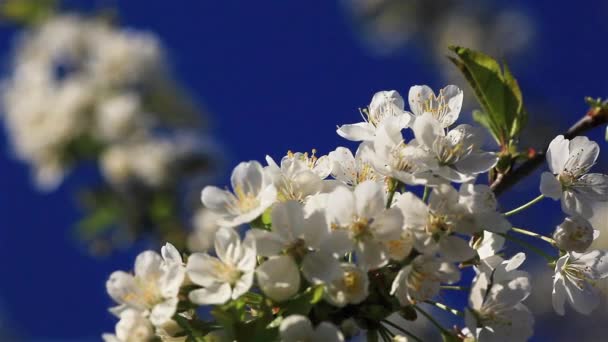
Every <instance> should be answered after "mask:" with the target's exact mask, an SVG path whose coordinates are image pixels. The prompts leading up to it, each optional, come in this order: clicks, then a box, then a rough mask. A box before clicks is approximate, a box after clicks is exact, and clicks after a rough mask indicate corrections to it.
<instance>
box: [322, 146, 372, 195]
mask: <svg viewBox="0 0 608 342" xmlns="http://www.w3.org/2000/svg"><path fill="white" fill-rule="evenodd" d="M361 151H362V149H361V146H360V147H359V148H358V149H357V151H356V152H355V155H354V156H353V153H352V152H351V151H350V150H349V149H348V148H346V147H338V148H336V149H335V150H334V151H332V152H330V153H329V154H328V157H329V161H330V165H331V175H332V177H334V178H335V179H336V180H338V181H340V182H342V183H344V184H346V185H348V186H356V185H357V184H359V183H363V182H365V181H367V180H372V181H378V180H381V175H379V174H377V173H376V171H374V168H373V167H372V166H371V164H370V163H369V162H367V161H365V160H364V159H363V157H362V156H361V154H362V152H361Z"/></svg>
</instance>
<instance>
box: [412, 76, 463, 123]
mask: <svg viewBox="0 0 608 342" xmlns="http://www.w3.org/2000/svg"><path fill="white" fill-rule="evenodd" d="M463 97H464V95H463V93H462V90H460V89H459V88H458V87H457V86H455V85H448V86H446V87H445V88H443V89H441V90H439V95H437V96H436V95H435V93H434V92H433V90H432V89H431V88H429V87H428V86H426V85H422V86H419V85H415V86H413V87H411V88H410V91H409V94H408V101H409V103H410V110H411V111H412V113H414V115H416V117H419V116H422V115H423V114H424V113H430V114H432V115H433V118H435V119H436V120H437V121H438V122H439V123H440V124H441V127H443V128H447V127H450V126H451V125H452V124H454V122H456V120H457V119H458V116H459V115H460V109H461V108H462V99H463Z"/></svg>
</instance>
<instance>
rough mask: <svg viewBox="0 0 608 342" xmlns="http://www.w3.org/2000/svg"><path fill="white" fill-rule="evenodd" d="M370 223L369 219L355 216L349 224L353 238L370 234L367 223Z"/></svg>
mask: <svg viewBox="0 0 608 342" xmlns="http://www.w3.org/2000/svg"><path fill="white" fill-rule="evenodd" d="M370 224H371V220H369V219H366V218H357V219H356V220H355V221H354V222H353V223H352V224H351V225H350V232H351V234H352V235H353V237H354V238H355V239H357V238H362V237H364V236H366V235H369V234H370V231H369V225H370Z"/></svg>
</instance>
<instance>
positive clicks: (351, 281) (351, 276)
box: [342, 271, 361, 294]
mask: <svg viewBox="0 0 608 342" xmlns="http://www.w3.org/2000/svg"><path fill="white" fill-rule="evenodd" d="M342 283H343V284H344V288H345V289H346V292H348V293H349V294H354V293H356V292H357V290H358V289H359V287H360V286H359V284H360V283H361V277H360V275H359V274H358V273H357V272H353V271H346V272H344V275H343V276H342Z"/></svg>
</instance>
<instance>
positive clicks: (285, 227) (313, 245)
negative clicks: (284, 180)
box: [250, 201, 346, 289]
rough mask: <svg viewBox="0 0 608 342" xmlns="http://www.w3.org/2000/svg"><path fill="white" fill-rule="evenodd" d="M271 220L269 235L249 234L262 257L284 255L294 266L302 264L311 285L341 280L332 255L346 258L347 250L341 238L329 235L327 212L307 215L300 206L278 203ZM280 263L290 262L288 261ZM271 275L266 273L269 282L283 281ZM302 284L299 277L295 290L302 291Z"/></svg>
mask: <svg viewBox="0 0 608 342" xmlns="http://www.w3.org/2000/svg"><path fill="white" fill-rule="evenodd" d="M271 217H272V229H271V230H270V231H266V230H261V229H254V230H252V231H251V233H250V234H251V235H252V236H253V237H254V238H255V240H256V244H257V251H258V254H259V255H261V256H267V257H272V256H277V255H280V254H282V253H284V254H286V255H287V258H288V259H291V260H292V263H293V264H294V265H295V260H299V261H301V263H302V273H303V274H304V276H305V277H306V279H307V280H308V281H310V282H312V283H319V282H328V281H331V280H333V279H334V278H335V277H336V276H338V274H339V271H340V268H339V266H340V264H339V262H338V261H337V259H335V258H334V257H333V254H334V253H338V254H343V253H345V252H346V250H344V247H343V245H342V244H340V243H339V240H340V237H339V236H337V235H336V234H335V233H333V232H330V229H329V225H328V222H327V219H326V217H325V213H324V212H321V211H314V212H312V213H309V214H308V215H307V214H306V212H305V208H304V206H303V205H302V204H301V203H299V202H297V201H288V202H281V203H277V204H276V205H275V206H274V207H273V209H272V213H271ZM279 260H283V261H282V262H283V263H286V262H287V259H279ZM276 262H277V261H275V263H276ZM284 267H286V268H287V267H291V266H289V265H284ZM291 268H293V267H291ZM271 271H273V270H271V269H268V271H264V274H265V277H266V278H268V277H269V276H270V275H271V274H275V275H276V276H277V277H278V278H277V279H276V281H279V280H281V281H282V279H279V278H280V277H281V276H282V275H281V274H280V273H270V272H271ZM258 273H259V272H258ZM298 275H299V273H298ZM258 278H259V274H258ZM294 280H295V277H294ZM299 280H300V279H299V277H298V278H297V281H298V283H297V284H292V287H293V288H295V289H297V288H298V287H299Z"/></svg>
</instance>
